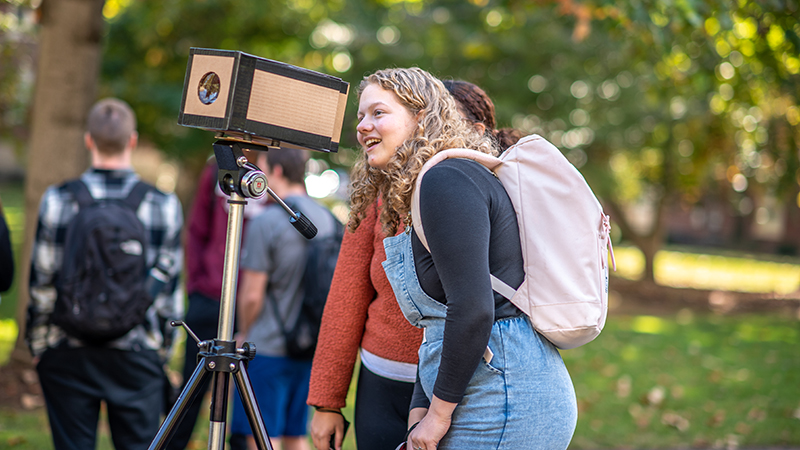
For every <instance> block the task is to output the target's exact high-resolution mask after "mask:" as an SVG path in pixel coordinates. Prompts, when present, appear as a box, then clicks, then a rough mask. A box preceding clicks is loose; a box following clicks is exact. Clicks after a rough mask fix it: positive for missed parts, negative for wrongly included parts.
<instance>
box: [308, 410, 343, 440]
mask: <svg viewBox="0 0 800 450" xmlns="http://www.w3.org/2000/svg"><path fill="white" fill-rule="evenodd" d="M331 436H334V443H335V444H336V446H335V449H336V450H341V448H342V442H343V441H344V416H342V415H341V414H340V413H337V412H335V411H325V410H317V411H315V412H314V417H312V418H311V440H312V441H313V442H314V447H316V449H317V450H330V448H331Z"/></svg>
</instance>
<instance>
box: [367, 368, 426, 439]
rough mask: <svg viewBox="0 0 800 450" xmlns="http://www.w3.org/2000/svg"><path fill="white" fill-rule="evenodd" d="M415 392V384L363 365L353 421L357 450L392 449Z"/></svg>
mask: <svg viewBox="0 0 800 450" xmlns="http://www.w3.org/2000/svg"><path fill="white" fill-rule="evenodd" d="M413 393H414V383H404V382H402V381H395V380H390V379H388V378H384V377H382V376H380V375H376V374H374V373H373V372H370V371H369V369H367V368H366V367H364V366H363V365H362V366H361V370H360V371H359V373H358V387H357V388H356V407H355V420H354V421H355V428H356V446H357V447H358V450H386V449H389V450H393V449H394V448H396V447H397V446H398V445H400V443H401V442H402V441H403V437H404V436H405V434H406V430H407V429H408V407H409V405H410V404H411V395H412V394H413Z"/></svg>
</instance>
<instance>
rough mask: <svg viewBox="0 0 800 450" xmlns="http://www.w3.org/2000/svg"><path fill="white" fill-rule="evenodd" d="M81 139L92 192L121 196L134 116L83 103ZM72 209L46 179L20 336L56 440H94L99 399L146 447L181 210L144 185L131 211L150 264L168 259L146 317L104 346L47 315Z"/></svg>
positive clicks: (114, 426)
mask: <svg viewBox="0 0 800 450" xmlns="http://www.w3.org/2000/svg"><path fill="white" fill-rule="evenodd" d="M87 130H88V131H87V132H86V134H85V135H84V141H85V144H86V147H87V148H88V150H89V153H90V154H91V162H92V165H91V167H90V168H89V170H87V171H86V172H84V173H83V174H82V175H81V180H82V181H83V182H84V183H85V184H86V185H87V187H88V188H89V191H90V192H91V194H92V196H93V197H94V198H95V199H101V198H124V197H126V196H127V195H128V192H129V191H130V190H131V189H132V187H133V186H134V185H135V184H136V182H137V181H138V180H139V177H138V176H137V175H136V173H134V171H133V169H132V166H131V154H132V152H133V150H134V148H135V147H136V143H137V137H138V135H137V133H136V117H135V115H134V113H133V111H132V110H131V108H130V106H128V105H127V104H126V103H125V102H123V101H121V100H118V99H104V100H101V101H99V102H98V103H96V104H95V105H94V106H93V108H92V110H91V111H90V113H89V118H88V121H87ZM77 211H78V204H77V202H76V200H75V199H74V198H73V195H72V194H71V193H70V192H69V191H68V190H67V189H66V188H64V186H63V185H61V186H50V187H49V188H48V189H47V191H46V192H45V193H44V195H43V197H42V200H41V204H40V207H39V219H38V224H37V231H36V239H35V242H34V244H33V251H32V255H31V273H30V280H29V287H30V302H29V306H28V318H27V331H26V340H27V343H28V345H29V347H30V349H31V353H32V354H33V357H34V364H35V365H36V370H37V372H38V374H39V381H40V383H41V385H42V390H43V392H44V397H45V402H46V404H47V412H48V417H49V420H50V428H51V430H52V435H53V442H54V445H55V448H56V450H60V449H87V448H95V440H96V433H97V422H98V417H99V412H100V403H101V401H104V402H105V403H106V408H107V412H108V421H109V428H110V431H111V436H112V439H113V441H114V446H115V448H116V449H117V450H122V449H141V448H146V447H147V446H148V445H149V443H150V442H151V441H152V439H153V437H154V436H155V434H156V432H157V431H158V428H159V425H160V423H161V416H160V413H161V411H163V410H164V406H163V402H164V388H165V385H164V383H165V382H166V381H165V377H164V374H163V367H162V364H163V363H164V362H165V361H166V358H167V356H168V354H169V352H170V351H171V347H172V343H173V338H174V336H175V333H176V331H177V329H172V328H171V327H170V326H169V325H168V324H169V321H170V320H176V319H180V318H181V317H182V316H183V292H182V289H181V287H180V283H179V275H180V273H181V269H182V260H183V254H182V248H181V240H180V233H181V228H182V226H183V212H182V208H181V204H180V201H179V200H178V198H177V197H176V196H175V195H174V194H166V193H163V192H161V191H159V190H157V189H150V191H149V192H148V193H147V194H146V195H145V197H144V199H143V201H142V203H141V204H140V206H139V209H138V210H137V212H136V215H137V217H138V218H139V219H140V220H141V221H142V224H143V225H144V227H145V229H146V231H147V236H148V241H149V242H148V245H147V248H146V257H147V261H148V267H150V266H152V265H153V264H154V262H155V259H156V256H157V255H168V256H170V257H171V258H172V260H173V261H174V264H173V265H172V267H171V268H170V269H169V272H170V273H169V275H170V281H168V282H167V283H166V285H165V286H164V288H163V290H162V291H161V293H160V294H159V295H158V296H157V297H156V299H155V301H154V302H153V305H151V306H150V309H149V310H148V311H147V321H146V323H144V324H142V325H137V326H136V327H135V328H133V329H132V330H131V331H130V332H128V333H127V334H126V335H124V336H122V337H121V338H119V339H116V340H114V341H111V342H109V343H108V344H106V345H105V346H102V347H98V346H87V345H84V344H83V343H82V342H81V341H80V340H78V339H77V338H74V337H71V336H68V335H67V334H66V333H64V331H63V330H61V329H60V328H59V327H58V326H56V325H54V324H52V323H50V314H51V313H52V311H53V305H54V303H55V299H56V288H55V282H56V280H57V279H58V276H59V270H60V269H61V265H62V259H63V253H64V239H65V229H66V227H67V224H68V223H69V222H70V220H72V218H73V217H74V216H75V215H76V213H77Z"/></svg>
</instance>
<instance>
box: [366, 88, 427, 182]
mask: <svg viewBox="0 0 800 450" xmlns="http://www.w3.org/2000/svg"><path fill="white" fill-rule="evenodd" d="M416 126H417V120H416V118H415V117H414V115H413V114H412V113H411V111H409V110H408V108H406V107H405V106H404V105H403V104H402V103H400V100H399V99H398V98H397V95H395V93H394V92H392V91H388V90H386V89H383V88H382V87H380V86H379V85H377V84H374V83H372V84H369V85H368V86H367V87H366V88H364V91H362V92H361V98H360V99H359V102H358V126H357V127H356V132H357V137H358V143H359V144H361V147H362V148H363V149H364V151H365V152H367V163H368V164H369V165H370V167H374V168H377V169H385V168H386V164H387V163H388V162H389V160H390V159H391V158H392V155H394V153H395V152H396V151H397V148H398V147H400V145H402V144H403V142H405V140H406V139H408V138H410V137H411V135H412V133H413V131H414V129H415V128H416Z"/></svg>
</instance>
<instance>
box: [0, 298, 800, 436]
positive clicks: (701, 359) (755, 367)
mask: <svg viewBox="0 0 800 450" xmlns="http://www.w3.org/2000/svg"><path fill="white" fill-rule="evenodd" d="M798 348H800V326H798V322H797V318H796V317H787V316H780V315H747V316H715V315H695V314H693V313H691V312H689V311H687V310H684V311H679V312H677V313H676V314H673V315H671V316H660V317H655V316H614V315H613V314H612V315H611V316H610V317H609V319H608V323H607V325H606V328H605V330H604V331H603V333H602V334H601V335H600V336H599V337H598V338H597V339H596V340H595V341H594V342H592V343H590V344H587V345H586V346H584V347H581V348H578V349H574V350H567V351H564V352H563V353H562V354H563V356H564V360H565V361H566V364H567V367H568V369H569V371H570V374H571V375H572V378H573V382H574V384H575V390H576V393H577V397H578V406H579V417H578V426H577V429H576V432H575V436H574V438H573V441H572V445H571V447H570V448H573V449H598V448H686V447H695V448H737V447H797V446H800V357H798V350H797V349H798ZM353 391H354V389H351V397H352V394H353ZM348 404H350V405H352V404H353V398H351V399H350V400H349V401H348ZM345 414H346V415H347V416H348V417H350V418H352V411H351V410H350V409H347V410H346V411H345ZM207 424H208V417H207V416H206V415H204V414H203V415H201V416H200V419H199V420H198V425H199V426H198V428H197V430H196V432H195V436H194V438H193V441H192V447H191V448H195V449H200V448H206V447H207V435H206V434H205V433H206V432H205V427H207ZM101 436H103V440H102V441H101V443H100V445H99V446H98V449H99V450H105V449H111V448H112V447H111V446H110V444H109V441H108V438H107V434H106V433H105V431H104V428H103V426H102V425H101ZM6 448H8V449H20V450H34V449H35V450H40V449H41V450H43V449H49V448H52V444H51V443H50V441H49V434H48V427H47V419H46V416H45V414H44V411H43V410H42V409H38V410H34V411H27V412H20V411H12V410H8V409H3V408H0V449H6ZM345 448H346V449H348V450H353V449H355V445H354V440H353V433H352V431H351V432H350V433H349V434H348V439H347V441H346V445H345Z"/></svg>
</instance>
